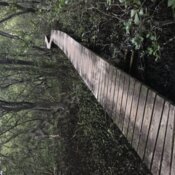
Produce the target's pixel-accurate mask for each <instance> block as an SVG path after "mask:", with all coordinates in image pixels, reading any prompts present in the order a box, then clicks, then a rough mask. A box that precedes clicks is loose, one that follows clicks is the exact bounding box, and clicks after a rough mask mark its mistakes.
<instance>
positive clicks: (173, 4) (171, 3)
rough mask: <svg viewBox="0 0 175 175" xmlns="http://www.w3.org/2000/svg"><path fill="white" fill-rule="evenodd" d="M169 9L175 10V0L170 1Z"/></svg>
mask: <svg viewBox="0 0 175 175" xmlns="http://www.w3.org/2000/svg"><path fill="white" fill-rule="evenodd" d="M168 7H171V8H172V9H173V10H174V9H175V0H168Z"/></svg>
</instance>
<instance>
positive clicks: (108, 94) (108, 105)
mask: <svg viewBox="0 0 175 175" xmlns="http://www.w3.org/2000/svg"><path fill="white" fill-rule="evenodd" d="M114 69H115V68H114V67H113V66H111V65H109V67H108V70H109V73H108V74H109V75H108V84H107V92H106V102H105V109H106V112H107V113H108V114H109V115H110V111H111V104H112V103H113V97H112V98H111V90H112V83H113V73H114Z"/></svg>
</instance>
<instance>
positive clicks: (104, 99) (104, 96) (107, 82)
mask: <svg viewBox="0 0 175 175" xmlns="http://www.w3.org/2000/svg"><path fill="white" fill-rule="evenodd" d="M105 65H106V66H105V84H104V90H103V101H102V106H103V108H104V109H105V110H106V103H107V100H108V97H107V92H108V87H109V81H110V71H109V68H110V65H109V63H107V62H106V64H105Z"/></svg>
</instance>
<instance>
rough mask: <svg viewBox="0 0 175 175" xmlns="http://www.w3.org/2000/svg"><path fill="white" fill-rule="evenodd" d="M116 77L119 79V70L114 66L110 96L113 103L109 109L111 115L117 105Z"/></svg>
mask: <svg viewBox="0 0 175 175" xmlns="http://www.w3.org/2000/svg"><path fill="white" fill-rule="evenodd" d="M116 79H117V70H116V69H115V68H114V69H113V71H112V81H111V92H110V97H109V98H110V99H111V103H110V106H109V110H108V113H109V115H110V117H112V116H113V113H114V112H113V109H114V106H115V104H114V99H115V93H116Z"/></svg>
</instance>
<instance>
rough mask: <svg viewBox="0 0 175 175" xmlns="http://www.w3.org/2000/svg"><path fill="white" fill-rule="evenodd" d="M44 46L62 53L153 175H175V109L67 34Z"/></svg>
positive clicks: (55, 35)
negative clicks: (52, 46)
mask: <svg viewBox="0 0 175 175" xmlns="http://www.w3.org/2000/svg"><path fill="white" fill-rule="evenodd" d="M45 42H46V44H47V48H50V47H51V43H52V42H54V43H55V44H56V45H57V46H58V47H59V48H60V49H61V50H63V52H64V53H65V55H66V56H67V57H68V58H69V59H70V61H71V62H72V64H73V65H74V67H75V69H76V70H77V71H78V72H79V74H80V76H81V77H82V79H83V80H84V82H85V83H86V85H87V86H88V87H89V89H90V90H91V91H92V93H93V94H94V96H95V97H96V99H97V100H98V102H99V103H100V104H101V105H102V106H103V108H104V109H105V110H106V112H107V113H108V114H109V116H111V117H112V119H113V121H114V122H115V123H116V125H117V126H118V127H119V128H120V130H121V131H122V132H123V134H124V135H125V137H126V138H127V139H128V141H129V142H130V144H131V145H132V146H133V148H134V149H135V150H136V152H137V153H138V155H139V156H140V158H141V159H142V160H143V161H144V162H145V164H146V165H147V166H148V168H149V169H150V170H151V172H152V173H153V174H161V175H175V106H174V105H172V104H171V103H170V102H169V101H167V100H165V99H164V98H162V97H160V96H159V95H158V94H157V93H156V92H154V91H153V90H151V89H149V88H148V87H146V86H145V85H143V84H142V83H140V82H139V81H137V80H135V79H134V78H132V77H130V76H129V75H127V74H126V73H124V72H123V71H121V70H119V69H117V68H116V67H114V66H112V65H110V64H109V63H107V62H106V61H105V60H103V59H102V58H100V57H99V56H97V55H96V54H94V53H93V52H92V51H90V50H89V49H87V48H85V47H84V46H82V45H81V44H79V43H78V42H76V41H75V40H74V39H73V38H71V37H70V36H68V35H67V34H66V33H63V32H61V31H55V30H53V31H52V32H51V36H50V40H49V41H48V39H47V37H46V38H45Z"/></svg>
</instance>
